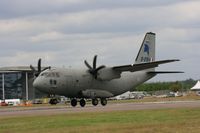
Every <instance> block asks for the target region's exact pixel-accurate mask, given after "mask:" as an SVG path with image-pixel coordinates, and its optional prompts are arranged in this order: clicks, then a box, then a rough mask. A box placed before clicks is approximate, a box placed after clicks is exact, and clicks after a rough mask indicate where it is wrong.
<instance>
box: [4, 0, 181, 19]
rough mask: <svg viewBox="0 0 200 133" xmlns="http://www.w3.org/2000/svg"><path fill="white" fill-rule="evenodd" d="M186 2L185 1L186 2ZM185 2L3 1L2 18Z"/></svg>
mask: <svg viewBox="0 0 200 133" xmlns="http://www.w3.org/2000/svg"><path fill="white" fill-rule="evenodd" d="M184 1H185V0H184ZM179 2H183V0H176V1H174V0H167V1H160V0H134V1H133V0H116V1H114V2H113V1H112V0H98V1H93V0H57V1H54V0H34V1H30V0H29V1H27V0H12V1H8V0H1V2H0V17H1V18H13V17H24V16H34V15H38V14H49V13H63V12H81V11H88V10H99V9H114V8H127V7H130V8H131V7H132V8H138V7H142V8H147V7H156V6H166V5H171V4H175V3H179Z"/></svg>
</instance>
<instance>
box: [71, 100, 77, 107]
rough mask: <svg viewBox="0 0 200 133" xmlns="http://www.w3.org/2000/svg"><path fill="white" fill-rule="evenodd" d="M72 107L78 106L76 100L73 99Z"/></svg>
mask: <svg viewBox="0 0 200 133" xmlns="http://www.w3.org/2000/svg"><path fill="white" fill-rule="evenodd" d="M71 105H72V106H73V107H75V106H76V105H77V100H76V99H72V100H71Z"/></svg>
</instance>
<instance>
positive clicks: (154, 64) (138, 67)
mask: <svg viewBox="0 0 200 133" xmlns="http://www.w3.org/2000/svg"><path fill="white" fill-rule="evenodd" d="M174 61H179V60H177V59H174V60H161V61H154V62H147V63H140V64H133V65H125V66H115V67H113V70H116V71H120V72H123V71H130V72H135V71H142V70H145V69H149V68H155V67H158V66H159V65H160V64H165V63H170V62H174Z"/></svg>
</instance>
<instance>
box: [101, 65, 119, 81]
mask: <svg viewBox="0 0 200 133" xmlns="http://www.w3.org/2000/svg"><path fill="white" fill-rule="evenodd" d="M120 77H121V73H120V72H118V71H115V70H113V69H112V68H104V69H102V70H100V71H99V74H98V77H97V79H99V80H103V81H109V80H112V79H116V78H120Z"/></svg>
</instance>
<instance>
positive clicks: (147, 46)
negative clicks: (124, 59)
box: [135, 32, 156, 64]
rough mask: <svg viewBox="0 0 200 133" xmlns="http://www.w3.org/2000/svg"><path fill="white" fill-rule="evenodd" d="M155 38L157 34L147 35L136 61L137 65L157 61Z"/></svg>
mask: <svg viewBox="0 0 200 133" xmlns="http://www.w3.org/2000/svg"><path fill="white" fill-rule="evenodd" d="M155 38H156V34H155V33H152V32H147V33H146V35H145V37H144V40H143V42H142V45H141V47H140V50H139V52H138V55H137V58H136V59H135V64H139V63H146V62H152V61H155Z"/></svg>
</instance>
